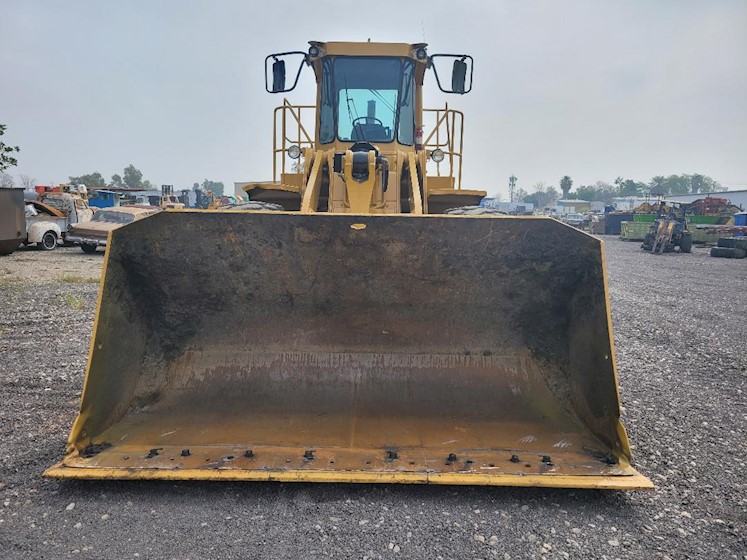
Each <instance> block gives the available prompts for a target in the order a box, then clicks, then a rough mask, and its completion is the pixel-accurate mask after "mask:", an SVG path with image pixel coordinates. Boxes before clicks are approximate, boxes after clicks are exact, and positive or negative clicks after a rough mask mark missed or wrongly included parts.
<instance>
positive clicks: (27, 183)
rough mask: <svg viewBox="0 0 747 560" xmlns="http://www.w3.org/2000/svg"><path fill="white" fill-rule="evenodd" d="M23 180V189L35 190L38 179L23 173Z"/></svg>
mask: <svg viewBox="0 0 747 560" xmlns="http://www.w3.org/2000/svg"><path fill="white" fill-rule="evenodd" d="M19 179H20V180H21V185H22V186H23V190H25V191H33V190H34V185H36V179H34V178H33V177H29V176H28V175H21V176H20V177H19Z"/></svg>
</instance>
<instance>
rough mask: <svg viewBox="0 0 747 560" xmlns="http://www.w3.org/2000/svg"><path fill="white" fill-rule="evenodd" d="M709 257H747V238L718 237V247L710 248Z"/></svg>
mask: <svg viewBox="0 0 747 560" xmlns="http://www.w3.org/2000/svg"><path fill="white" fill-rule="evenodd" d="M711 256H712V257H721V258H724V259H743V258H745V257H747V237H719V240H718V246H717V247H711Z"/></svg>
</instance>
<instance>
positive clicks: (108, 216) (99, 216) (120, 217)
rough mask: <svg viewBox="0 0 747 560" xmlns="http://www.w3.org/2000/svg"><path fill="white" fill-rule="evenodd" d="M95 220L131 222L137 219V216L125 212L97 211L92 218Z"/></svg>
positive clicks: (118, 222) (120, 222)
mask: <svg viewBox="0 0 747 560" xmlns="http://www.w3.org/2000/svg"><path fill="white" fill-rule="evenodd" d="M91 221H93V222H109V223H112V224H129V223H130V222H134V221H135V216H133V215H132V214H125V213H124V212H101V211H99V212H96V213H95V214H94V215H93V218H91Z"/></svg>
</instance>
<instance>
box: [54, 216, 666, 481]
mask: <svg viewBox="0 0 747 560" xmlns="http://www.w3.org/2000/svg"><path fill="white" fill-rule="evenodd" d="M99 298H100V300H99V307H98V310H97V314H96V323H95V328H94V336H93V340H92V344H91V354H90V357H89V364H88V371H87V375H86V381H85V386H84V389H83V397H82V402H81V409H80V413H79V416H78V418H77V420H76V421H75V424H74V426H73V429H72V433H71V435H70V438H69V440H68V448H67V455H66V457H65V458H64V460H63V461H62V462H61V463H59V464H58V465H55V466H54V467H52V468H50V469H49V470H48V471H47V473H46V474H47V476H52V477H61V478H101V479H103V478H117V479H139V478H143V479H226V480H282V481H319V482H321V481H338V482H401V483H441V484H476V485H514V486H558V487H579V488H587V487H588V488H619V489H638V488H649V487H651V483H650V482H649V481H648V479H646V478H645V477H643V476H642V475H640V474H638V473H637V472H636V471H635V470H634V469H633V468H632V467H631V466H630V463H629V447H628V442H627V439H626V436H625V431H624V429H623V427H622V425H621V424H620V421H619V403H618V394H617V380H616V374H615V367H614V354H613V348H612V344H611V337H610V332H611V331H610V329H611V327H610V320H609V303H608V299H607V290H606V283H605V276H604V264H603V250H602V243H601V242H600V241H599V240H597V239H595V238H593V237H591V236H589V235H586V234H584V233H582V232H579V231H578V230H575V229H573V228H570V227H567V226H565V225H563V224H561V223H559V222H557V221H555V220H552V219H546V218H530V217H516V218H514V217H500V216H410V215H396V216H350V215H328V214H312V215H303V214H297V213H273V212H222V211H173V212H172V211H168V212H163V213H160V214H158V215H155V216H153V217H150V218H147V219H144V220H140V221H137V222H135V223H132V224H130V225H128V226H126V227H124V228H121V229H119V230H116V231H115V232H113V233H112V236H111V239H110V245H109V248H108V250H107V255H106V264H105V270H104V277H103V283H102V286H101V293H100V296H99Z"/></svg>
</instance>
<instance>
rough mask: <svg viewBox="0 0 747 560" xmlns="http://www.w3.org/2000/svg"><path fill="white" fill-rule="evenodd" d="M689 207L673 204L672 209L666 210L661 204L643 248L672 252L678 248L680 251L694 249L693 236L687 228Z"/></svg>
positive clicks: (687, 251) (659, 251)
mask: <svg viewBox="0 0 747 560" xmlns="http://www.w3.org/2000/svg"><path fill="white" fill-rule="evenodd" d="M687 207H688V205H686V204H682V205H678V204H673V205H672V208H671V210H666V209H665V207H664V205H663V204H660V205H659V210H658V212H659V213H658V217H657V218H656V220H654V222H653V223H652V224H651V229H650V230H649V232H648V233H647V234H646V236H645V237H644V239H643V244H642V245H641V248H642V249H643V250H644V251H651V252H652V253H671V252H673V251H674V250H675V249H676V248H679V252H680V253H689V252H690V251H692V246H693V236H692V234H691V233H690V231H689V230H688V229H687ZM678 214H679V215H678Z"/></svg>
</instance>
